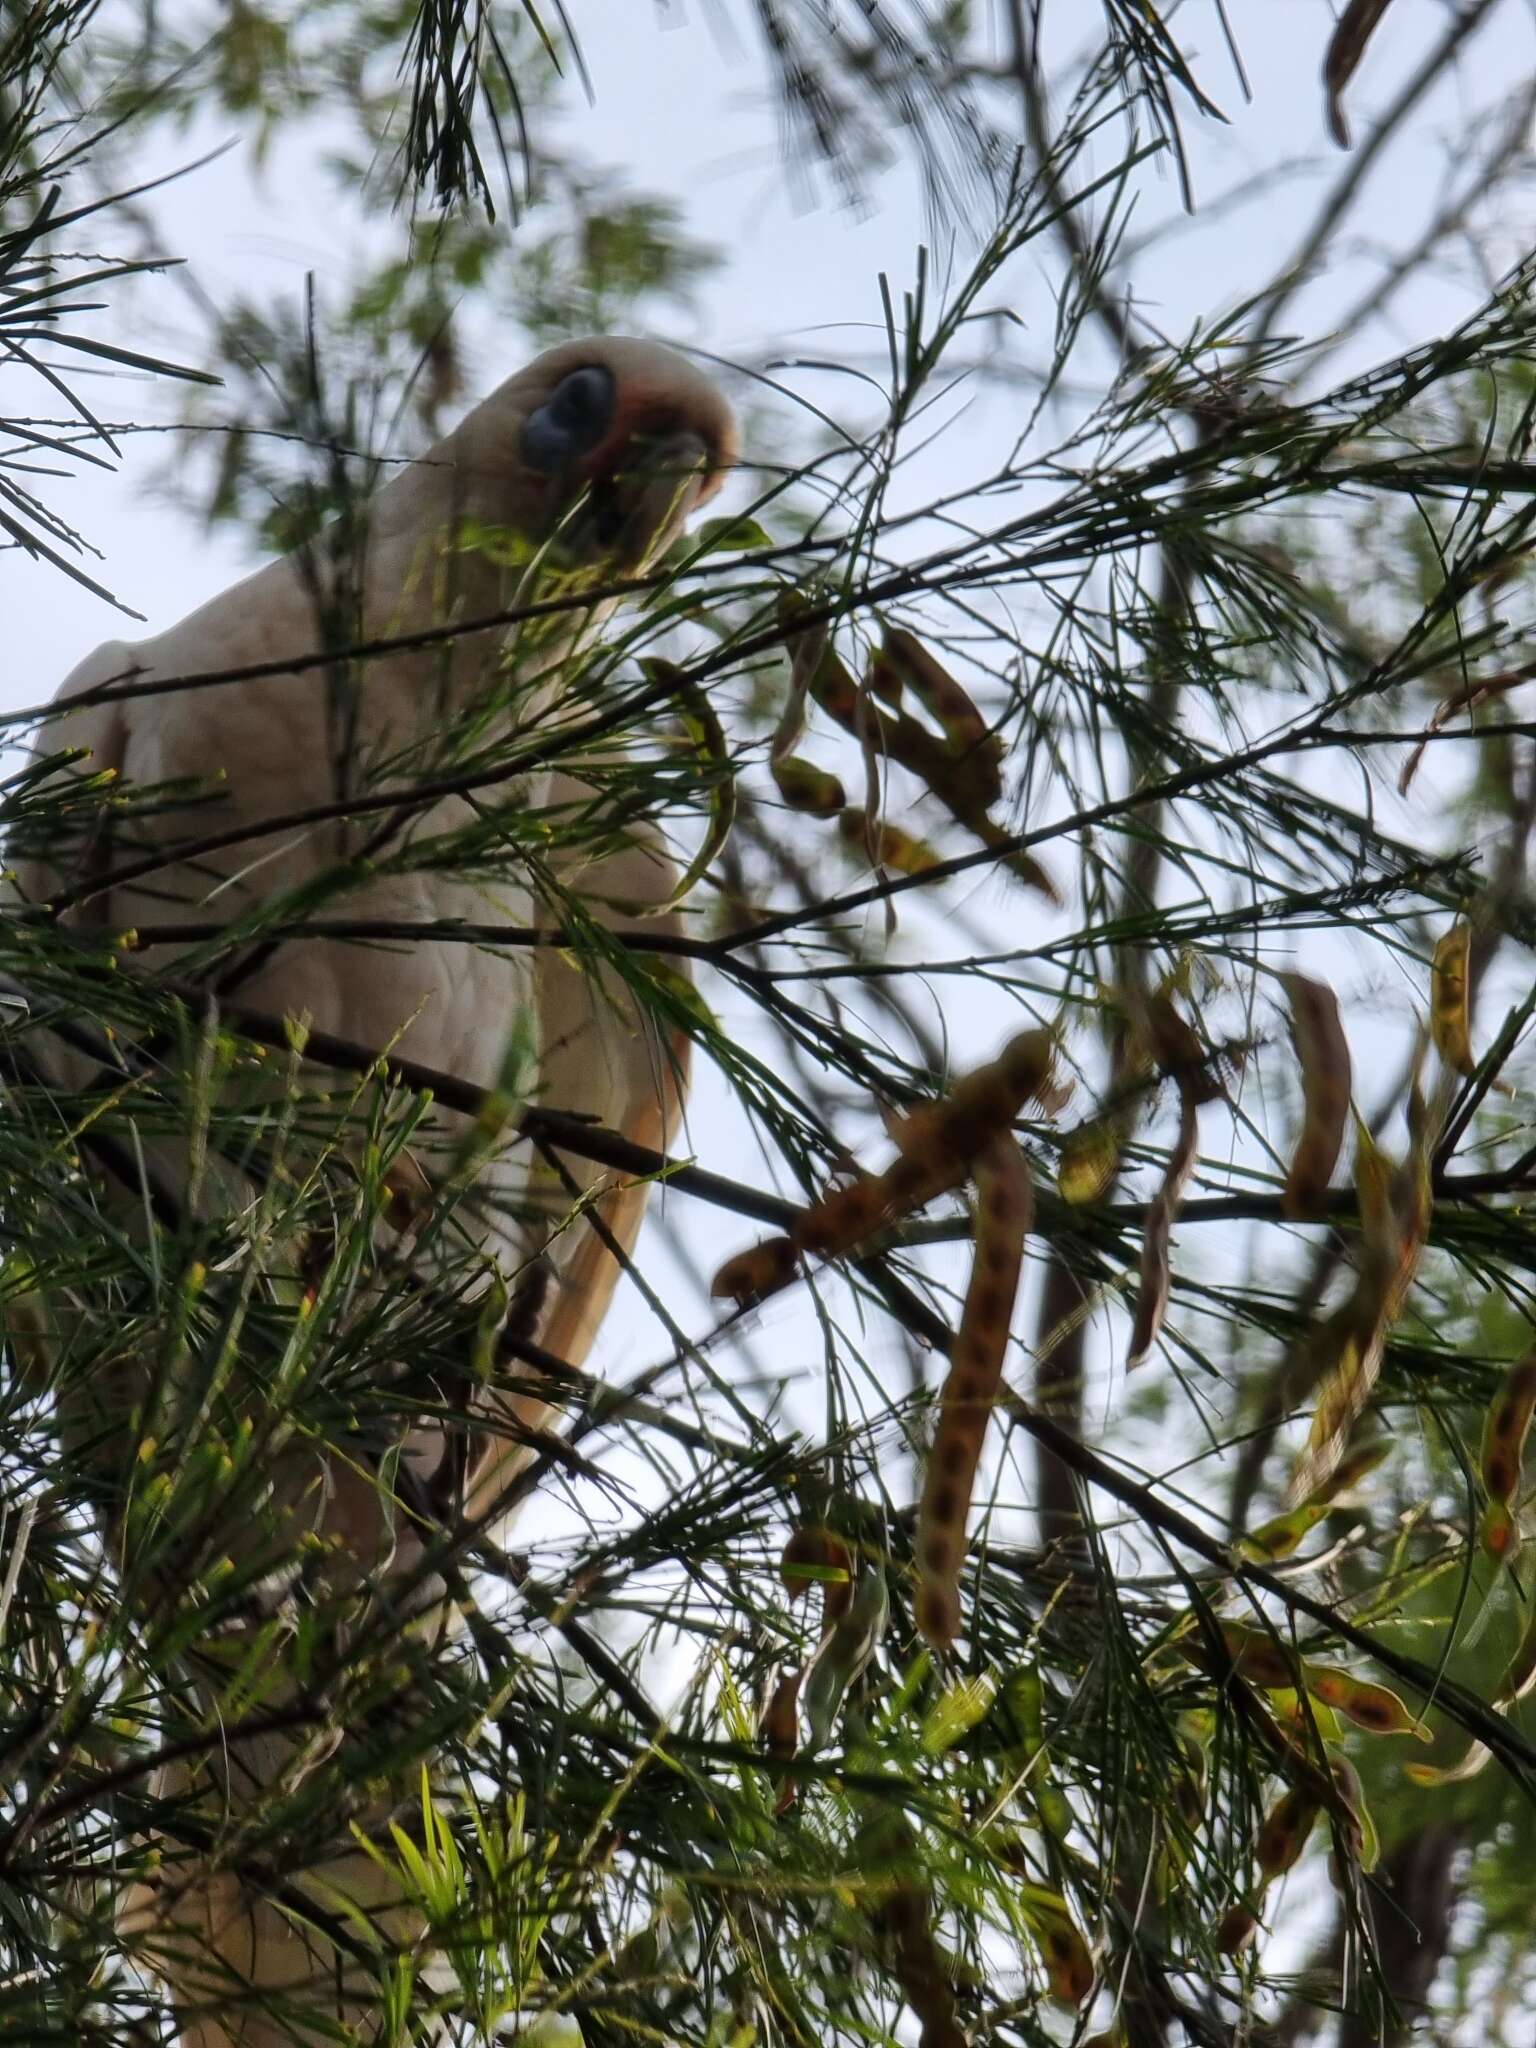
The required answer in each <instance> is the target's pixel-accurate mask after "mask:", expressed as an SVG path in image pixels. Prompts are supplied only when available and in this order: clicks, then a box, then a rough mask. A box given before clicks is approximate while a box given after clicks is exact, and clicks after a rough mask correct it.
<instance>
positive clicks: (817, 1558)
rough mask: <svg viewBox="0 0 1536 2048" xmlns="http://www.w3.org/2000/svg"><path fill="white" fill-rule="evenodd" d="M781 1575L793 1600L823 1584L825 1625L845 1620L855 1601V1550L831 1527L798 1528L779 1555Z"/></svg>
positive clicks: (821, 1586)
mask: <svg viewBox="0 0 1536 2048" xmlns="http://www.w3.org/2000/svg"><path fill="white" fill-rule="evenodd" d="M779 1577H780V1578H781V1579H782V1580H783V1582H784V1590H785V1592H786V1593H787V1594H788V1595H789V1597H790V1599H791V1600H803V1599H804V1598H805V1596H806V1594H807V1593H809V1591H810V1590H811V1588H812V1586H820V1588H821V1592H822V1606H821V1619H822V1624H823V1626H824V1627H828V1628H830V1627H831V1626H832V1624H833V1623H834V1622H837V1621H841V1620H842V1618H843V1616H844V1615H845V1614H846V1613H847V1612H848V1609H849V1607H850V1606H851V1605H852V1603H853V1554H852V1552H851V1551H850V1550H849V1548H848V1545H847V1544H846V1543H845V1542H844V1541H843V1539H842V1537H841V1536H835V1535H833V1533H832V1531H831V1530H830V1529H796V1531H795V1532H794V1534H793V1535H792V1536H791V1537H790V1539H789V1541H788V1542H787V1543H786V1544H785V1546H784V1550H783V1554H782V1556H781V1557H780V1558H779Z"/></svg>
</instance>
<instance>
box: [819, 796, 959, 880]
mask: <svg viewBox="0 0 1536 2048" xmlns="http://www.w3.org/2000/svg"><path fill="white" fill-rule="evenodd" d="M837 829H838V831H839V832H840V833H841V834H842V836H843V838H844V839H845V840H846V841H847V842H848V844H849V845H850V846H852V847H854V848H856V849H857V850H859V851H860V852H862V853H865V854H867V855H868V857H869V860H870V864H871V865H872V866H874V867H881V868H894V869H895V870H896V872H897V874H899V875H926V874H927V873H928V871H929V869H930V868H936V867H937V866H938V865H939V863H940V862H941V861H942V860H943V858H944V856H943V855H942V854H941V853H939V852H937V851H936V850H935V849H934V848H933V847H931V846H930V845H929V844H928V842H927V841H926V840H925V839H918V838H916V837H915V836H914V835H913V834H912V833H910V832H904V831H903V830H902V828H901V827H900V826H899V825H889V824H884V823H882V822H880V821H879V820H877V819H872V818H871V817H870V815H869V813H868V812H867V811H863V810H860V809H859V808H858V806H857V805H852V804H851V805H849V807H848V808H847V809H846V810H845V811H843V812H842V814H841V815H840V816H839V818H838V821H837Z"/></svg>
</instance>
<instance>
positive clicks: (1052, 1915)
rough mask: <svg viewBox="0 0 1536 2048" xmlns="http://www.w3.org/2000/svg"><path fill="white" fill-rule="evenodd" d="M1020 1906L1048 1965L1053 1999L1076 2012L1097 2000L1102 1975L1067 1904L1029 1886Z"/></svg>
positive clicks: (1021, 1892)
mask: <svg viewBox="0 0 1536 2048" xmlns="http://www.w3.org/2000/svg"><path fill="white" fill-rule="evenodd" d="M1019 1906H1020V1909H1021V1911H1022V1912H1023V1915H1024V1918H1025V1920H1026V1921H1027V1922H1028V1923H1029V1931H1030V1934H1031V1935H1032V1936H1033V1938H1034V1942H1035V1946H1036V1947H1037V1948H1038V1949H1039V1951H1040V1959H1041V1961H1042V1962H1043V1963H1044V1964H1045V1977H1046V1982H1047V1984H1049V1986H1050V1991H1051V1996H1052V1998H1054V1999H1055V2000H1056V2002H1057V2004H1058V2005H1065V2006H1068V2007H1070V2008H1072V2009H1073V2010H1074V2011H1075V2010H1076V2009H1077V2008H1078V2007H1080V2006H1083V2005H1086V2004H1087V2002H1088V2000H1089V1999H1090V1998H1091V1997H1092V1996H1093V1987H1094V1984H1095V1982H1096V1980H1097V1977H1098V1972H1097V1971H1096V1970H1095V1969H1094V1966H1093V1953H1092V1951H1091V1950H1090V1948H1089V1946H1088V1943H1087V1942H1086V1941H1085V1940H1084V1938H1083V1934H1082V1930H1081V1929H1080V1928H1079V1926H1078V1924H1077V1922H1076V1921H1075V1920H1074V1919H1073V1918H1072V1913H1071V1910H1070V1908H1069V1907H1068V1905H1067V1902H1066V1900H1065V1899H1064V1898H1063V1897H1062V1895H1061V1893H1060V1892H1053V1891H1049V1890H1047V1889H1046V1887H1045V1886H1044V1885H1038V1884H1025V1885H1021V1886H1020V1887H1019Z"/></svg>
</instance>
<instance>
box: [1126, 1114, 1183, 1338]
mask: <svg viewBox="0 0 1536 2048" xmlns="http://www.w3.org/2000/svg"><path fill="white" fill-rule="evenodd" d="M1198 1099H1199V1098H1198V1097H1197V1096H1196V1094H1195V1092H1194V1090H1193V1089H1192V1088H1191V1087H1189V1086H1188V1085H1187V1084H1186V1083H1184V1082H1182V1081H1181V1082H1180V1084H1179V1136H1178V1141H1177V1143H1176V1144H1175V1146H1174V1148H1173V1153H1172V1156H1171V1157H1170V1158H1169V1161H1168V1166H1167V1169H1166V1171H1165V1172H1164V1174H1163V1184H1162V1186H1161V1187H1160V1188H1159V1189H1158V1191H1157V1193H1156V1195H1155V1196H1154V1197H1153V1201H1152V1206H1151V1208H1150V1209H1149V1210H1148V1211H1147V1223H1146V1230H1145V1233H1144V1235H1143V1237H1142V1242H1141V1276H1140V1279H1139V1281H1138V1284H1137V1293H1136V1320H1135V1323H1134V1324H1133V1326H1132V1329H1131V1348H1130V1350H1129V1352H1128V1353H1127V1355H1126V1360H1125V1369H1126V1371H1127V1372H1131V1371H1133V1370H1134V1369H1135V1368H1136V1367H1137V1366H1138V1365H1140V1364H1141V1363H1142V1361H1143V1359H1145V1358H1146V1357H1147V1355H1148V1354H1149V1353H1150V1351H1151V1349H1152V1346H1153V1345H1154V1344H1155V1343H1156V1342H1157V1339H1158V1335H1159V1332H1160V1331H1161V1330H1162V1327H1163V1318H1164V1316H1166V1315H1167V1313H1168V1293H1169V1285H1170V1281H1171V1277H1172V1276H1171V1269H1170V1266H1169V1248H1170V1241H1171V1238H1172V1235H1173V1225H1174V1221H1175V1219H1176V1217H1177V1216H1178V1213H1179V1204H1180V1202H1181V1201H1182V1200H1183V1199H1184V1188H1185V1185H1186V1183H1187V1182H1188V1180H1189V1176H1190V1174H1191V1173H1193V1171H1194V1167H1195V1160H1196V1158H1197V1157H1198V1155H1199V1150H1200V1125H1199V1119H1198V1117H1197V1115H1196V1109H1195V1105H1196V1102H1197V1101H1198Z"/></svg>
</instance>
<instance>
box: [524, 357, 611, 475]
mask: <svg viewBox="0 0 1536 2048" xmlns="http://www.w3.org/2000/svg"><path fill="white" fill-rule="evenodd" d="M614 404H615V383H614V376H613V372H612V371H611V370H605V369H603V368H602V366H601V365H600V364H597V363H590V364H588V366H587V368H586V369H584V370H573V371H572V372H571V374H570V375H569V376H568V377H562V378H561V380H560V382H559V383H558V384H557V385H556V386H555V389H554V392H553V394H552V395H551V396H550V397H549V398H546V399H545V401H544V403H543V404H542V405H536V406H535V407H534V409H533V411H532V412H531V413H529V415H528V417H527V419H526V420H525V421H524V422H523V437H522V451H523V460H524V462H526V463H527V465H528V467H529V468H530V469H537V470H540V471H542V472H544V473H545V474H554V473H555V472H557V471H559V470H563V469H567V468H569V467H570V465H571V464H572V463H573V462H575V461H577V460H578V459H579V458H580V457H581V456H583V455H590V454H591V452H592V450H593V449H594V448H597V447H600V446H601V444H602V442H603V441H604V440H605V439H606V438H607V435H608V432H609V429H610V428H611V427H612V425H613V414H614Z"/></svg>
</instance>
